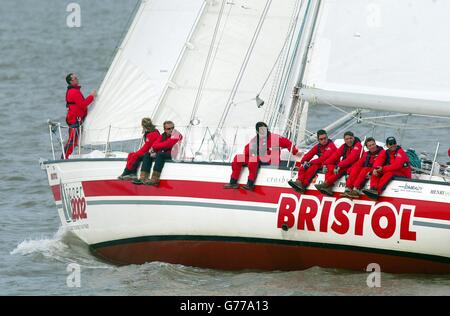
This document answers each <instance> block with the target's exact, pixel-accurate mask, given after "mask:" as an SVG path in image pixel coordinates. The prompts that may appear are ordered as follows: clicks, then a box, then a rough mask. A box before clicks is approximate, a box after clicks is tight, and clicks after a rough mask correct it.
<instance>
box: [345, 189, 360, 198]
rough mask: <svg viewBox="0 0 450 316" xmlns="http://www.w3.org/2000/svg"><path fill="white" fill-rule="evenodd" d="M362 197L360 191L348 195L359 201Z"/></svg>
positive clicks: (352, 191)
mask: <svg viewBox="0 0 450 316" xmlns="http://www.w3.org/2000/svg"><path fill="white" fill-rule="evenodd" d="M360 196H361V192H360V191H359V190H356V189H354V190H351V191H350V192H349V193H348V194H347V197H349V198H351V199H358V198H359V197H360Z"/></svg>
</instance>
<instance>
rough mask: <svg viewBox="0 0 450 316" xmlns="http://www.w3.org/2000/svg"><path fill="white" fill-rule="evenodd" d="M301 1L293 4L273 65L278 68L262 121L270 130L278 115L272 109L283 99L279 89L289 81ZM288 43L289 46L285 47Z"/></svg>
mask: <svg viewBox="0 0 450 316" xmlns="http://www.w3.org/2000/svg"><path fill="white" fill-rule="evenodd" d="M302 1H303V0H297V1H296V3H295V6H294V10H293V14H292V15H291V20H290V23H289V31H288V33H287V35H286V39H285V42H284V44H283V47H282V49H281V51H280V55H279V56H278V58H277V61H276V63H275V64H274V68H275V66H276V64H277V63H278V64H279V66H278V69H277V74H276V77H275V78H274V80H273V81H274V83H273V86H272V89H271V93H270V97H269V100H268V104H269V106H268V107H267V110H266V111H265V113H264V120H265V121H266V122H267V121H269V122H268V123H269V127H271V128H273V127H274V126H275V117H277V116H278V114H277V113H276V112H275V111H274V109H275V107H276V105H277V104H278V103H279V102H278V100H279V99H280V98H282V97H283V96H280V94H281V93H280V91H282V90H281V89H280V87H281V86H282V85H283V84H285V83H286V82H288V81H289V75H290V69H289V70H288V71H286V67H287V64H288V59H289V57H290V59H291V60H292V58H295V54H294V53H292V45H293V42H294V37H295V29H296V25H297V21H298V19H299V16H300V12H301V3H302ZM288 43H289V45H287V44H288ZM282 56H283V61H282V62H281V61H280V60H279V59H280V58H281V57H282ZM289 63H290V62H289ZM274 68H273V69H272V70H271V73H272V71H273V70H274ZM271 73H269V76H268V77H267V80H266V82H265V83H264V85H263V87H262V88H261V91H260V92H259V94H261V93H262V90H263V89H264V86H265V85H266V84H267V82H268V80H269V78H270V76H271ZM269 113H270V115H269Z"/></svg>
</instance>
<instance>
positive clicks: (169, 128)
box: [164, 127, 174, 131]
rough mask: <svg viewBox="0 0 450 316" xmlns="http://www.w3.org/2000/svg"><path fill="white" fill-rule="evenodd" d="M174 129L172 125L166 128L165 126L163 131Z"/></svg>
mask: <svg viewBox="0 0 450 316" xmlns="http://www.w3.org/2000/svg"><path fill="white" fill-rule="evenodd" d="M173 129H174V127H168V128H165V129H164V130H165V131H171V130H173Z"/></svg>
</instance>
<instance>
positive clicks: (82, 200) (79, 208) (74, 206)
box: [60, 183, 87, 223]
mask: <svg viewBox="0 0 450 316" xmlns="http://www.w3.org/2000/svg"><path fill="white" fill-rule="evenodd" d="M60 188H61V200H62V206H63V212H64V217H65V219H66V222H67V223H75V222H77V221H81V220H83V219H86V218H87V212H86V197H85V196H84V192H83V186H82V185H81V183H71V184H60Z"/></svg>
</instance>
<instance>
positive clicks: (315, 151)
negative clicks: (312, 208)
mask: <svg viewBox="0 0 450 316" xmlns="http://www.w3.org/2000/svg"><path fill="white" fill-rule="evenodd" d="M317 140H318V142H319V143H318V144H317V145H315V146H314V147H313V148H311V149H310V150H309V151H308V152H307V153H306V154H305V155H304V156H303V158H302V160H300V163H298V164H297V167H298V175H297V180H295V181H292V180H290V181H288V184H289V185H290V186H291V187H292V188H293V189H294V190H295V191H297V192H300V193H303V192H305V191H306V188H307V187H308V186H309V184H310V183H311V182H312V180H313V179H314V177H315V176H316V174H317V172H318V171H319V169H320V168H322V166H323V163H324V161H325V160H327V159H328V158H329V157H330V156H331V155H332V154H333V153H334V152H335V151H336V150H337V148H336V146H335V145H334V143H333V141H332V140H331V139H329V138H328V135H327V132H326V131H324V130H323V129H321V130H319V131H317ZM315 156H317V158H316V159H313V158H314V157H315Z"/></svg>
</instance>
